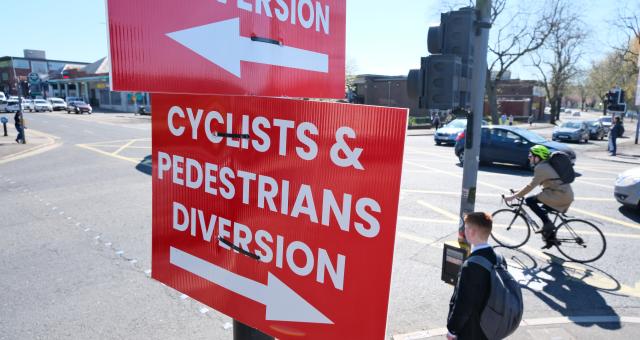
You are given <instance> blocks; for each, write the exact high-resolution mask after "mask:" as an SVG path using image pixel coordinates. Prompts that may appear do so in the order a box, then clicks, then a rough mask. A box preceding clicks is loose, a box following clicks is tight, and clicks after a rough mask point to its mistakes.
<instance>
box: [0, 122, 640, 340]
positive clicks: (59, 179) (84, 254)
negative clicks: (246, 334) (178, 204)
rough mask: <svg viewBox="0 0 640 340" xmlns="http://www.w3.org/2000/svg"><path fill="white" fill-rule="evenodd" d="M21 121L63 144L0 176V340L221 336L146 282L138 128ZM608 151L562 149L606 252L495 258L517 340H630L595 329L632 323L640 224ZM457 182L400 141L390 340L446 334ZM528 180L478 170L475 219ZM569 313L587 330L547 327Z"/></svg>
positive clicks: (143, 127)
mask: <svg viewBox="0 0 640 340" xmlns="http://www.w3.org/2000/svg"><path fill="white" fill-rule="evenodd" d="M26 118H27V120H28V126H29V127H30V128H31V129H35V130H38V131H42V132H45V133H47V134H50V135H53V136H57V137H59V139H57V140H58V143H59V144H60V146H59V147H57V148H55V149H52V150H50V151H47V152H46V153H42V154H39V155H37V156H33V157H29V158H24V159H20V160H17V161H14V162H9V163H5V164H2V165H1V166H0V184H1V188H2V190H1V193H0V214H1V216H2V223H0V232H2V237H1V238H0V273H3V274H2V275H1V276H0V305H1V306H2V307H1V308H0V339H39V338H42V339H44V338H47V339H83V338H105V339H119V338H139V337H142V338H153V339H177V338H181V339H183V338H188V339H230V338H231V337H232V331H231V328H230V321H231V320H230V319H229V318H228V317H226V316H224V315H221V314H219V313H217V312H215V311H213V310H210V309H209V308H207V307H206V306H203V305H201V304H200V303H198V302H195V301H193V300H191V299H190V298H189V297H187V296H185V295H182V294H181V293H179V292H176V291H174V290H173V289H171V288H168V287H165V286H163V285H162V284H160V283H158V282H156V281H154V280H152V279H150V278H149V271H150V266H151V265H150V258H151V217H152V216H151V177H150V167H149V166H148V165H149V159H148V158H145V157H147V156H148V155H149V154H150V152H151V149H150V137H151V126H150V122H149V119H148V118H140V117H134V116H132V115H120V114H97V113H96V114H93V115H91V116H89V115H83V116H78V115H67V114H66V113H33V114H29V113H28V114H26ZM538 132H539V133H541V134H542V135H546V136H549V135H550V133H551V130H550V129H547V130H540V131H538ZM27 133H29V130H27ZM605 143H606V141H604V142H600V141H598V142H590V143H589V144H586V145H572V146H574V149H576V151H577V152H578V160H577V164H576V169H577V170H578V172H579V173H580V175H581V176H580V177H579V178H578V180H577V181H576V182H575V184H574V185H573V188H574V191H575V193H576V197H577V199H576V202H575V203H574V205H573V207H572V209H571V211H570V213H571V214H574V215H576V216H580V217H584V218H588V219H590V220H593V221H595V223H597V224H598V225H599V226H600V227H601V229H602V230H603V231H605V233H606V235H607V242H608V247H607V252H606V253H605V255H604V257H603V258H602V259H600V260H599V261H597V262H595V263H593V264H591V265H578V264H574V263H566V262H564V261H563V257H562V256H561V255H560V254H559V253H558V252H557V250H550V251H545V252H542V251H540V250H539V247H540V246H541V245H542V243H541V242H540V241H539V240H537V239H535V237H532V240H531V241H530V242H529V244H528V247H526V248H524V249H523V250H522V251H504V253H505V254H506V255H507V259H508V261H509V263H510V265H511V267H512V268H511V270H512V272H513V273H514V275H516V276H517V277H518V278H519V279H520V280H521V282H522V284H523V285H524V287H525V289H524V294H525V304H526V309H525V315H524V317H525V319H527V320H529V321H530V322H531V324H532V325H536V326H531V327H522V328H521V329H520V330H519V332H518V333H517V334H516V335H515V336H514V338H523V339H525V338H527V339H528V338H537V339H544V338H551V337H552V335H554V334H555V335H557V334H558V333H557V332H554V333H550V335H549V336H548V337H547V336H545V335H544V334H546V333H544V331H545V330H548V329H550V327H552V326H551V325H553V329H561V330H562V331H563V332H565V333H566V334H568V336H569V337H563V338H570V337H571V336H573V337H575V338H580V337H581V336H580V335H584V334H590V335H591V336H594V337H597V338H611V337H619V336H621V335H623V334H633V333H629V332H632V331H633V329H634V328H633V327H635V326H634V324H633V323H622V324H620V323H615V322H613V323H612V322H594V320H603V319H597V318H596V317H600V318H602V317H609V318H611V317H616V316H618V317H625V318H626V317H633V318H637V317H638V316H640V312H639V310H638V308H639V307H640V275H639V274H640V269H639V266H638V257H637V255H636V251H637V249H638V241H639V240H640V215H639V214H638V213H637V212H635V211H631V210H628V209H623V208H621V207H620V205H619V204H618V203H617V202H616V201H615V199H614V198H613V181H614V179H615V177H616V175H617V174H618V173H619V172H622V171H623V170H625V169H628V168H631V167H633V165H630V164H624V163H614V162H608V161H602V160H598V159H593V158H590V157H589V153H588V152H587V151H590V150H591V151H593V150H599V149H602V148H604V145H605ZM461 176H462V168H461V167H460V166H459V165H457V159H456V157H455V155H454V154H453V148H452V147H446V146H435V145H434V143H433V140H432V137H430V136H412V137H407V141H406V152H405V163H404V165H403V183H402V192H401V199H400V211H399V215H400V216H399V218H398V225H397V238H396V250H395V258H394V269H393V278H392V291H391V298H390V302H389V320H388V323H387V335H388V336H389V337H391V336H396V338H398V339H401V338H403V336H402V335H407V334H409V335H410V334H414V335H415V334H417V333H415V332H421V331H422V332H424V331H425V330H431V333H432V334H437V333H438V331H439V329H440V331H441V328H442V327H444V324H445V319H446V311H447V307H448V301H449V297H450V295H451V292H452V287H451V286H449V285H447V284H444V283H442V282H441V281H440V267H441V261H442V243H443V242H444V241H447V240H453V239H455V233H456V232H457V224H458V220H457V212H458V207H459V201H460V198H459V192H460V185H461ZM529 179H530V173H529V172H527V171H524V170H521V169H516V168H513V167H509V166H492V167H482V168H481V170H480V173H479V178H478V202H477V208H478V210H484V211H494V210H496V209H498V208H499V207H500V206H501V203H500V198H499V195H500V193H502V192H505V191H506V190H507V189H509V188H519V187H521V186H524V185H525V184H526V183H527V182H528V180H529ZM577 316H581V317H584V319H583V321H584V322H583V323H580V324H576V323H573V322H566V323H564V324H563V323H562V322H559V321H558V320H560V319H558V318H562V317H571V318H574V320H575V317H577ZM549 318H556V319H549ZM545 320H546V321H545ZM549 320H551V321H549ZM553 320H555V323H552V321H553ZM634 320H635V319H634ZM563 325H564V326H563ZM636 329H637V328H636ZM611 332H616V333H611ZM425 334H426V333H425ZM562 334H564V333H562ZM404 338H407V339H408V338H409V337H408V336H405V337H404ZM414 338H418V337H414Z"/></svg>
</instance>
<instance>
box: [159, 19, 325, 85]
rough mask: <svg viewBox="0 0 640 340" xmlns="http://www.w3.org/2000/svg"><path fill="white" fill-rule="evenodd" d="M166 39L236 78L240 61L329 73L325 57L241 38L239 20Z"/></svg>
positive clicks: (172, 35) (187, 31) (216, 23)
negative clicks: (180, 45) (177, 43)
mask: <svg viewBox="0 0 640 340" xmlns="http://www.w3.org/2000/svg"><path fill="white" fill-rule="evenodd" d="M167 36H168V37H169V38H171V39H173V40H175V41H177V42H179V43H180V44H182V45H183V46H185V47H187V48H188V49H190V50H192V51H193V52H195V53H197V54H199V55H200V56H202V57H204V58H205V59H207V60H209V61H210V62H212V63H214V64H216V65H218V66H220V67H222V68H223V69H225V70H227V72H229V73H232V74H233V75H235V76H236V77H238V78H240V77H241V73H240V62H241V61H246V62H252V63H258V64H267V65H274V66H282V67H290V68H295V69H300V70H307V71H315V72H322V73H328V72H329V56H328V55H326V54H323V53H318V52H314V51H308V50H303V49H300V48H295V47H289V46H280V45H276V44H270V43H265V42H261V41H252V40H251V39H250V38H246V37H243V36H241V35H240V19H239V18H233V19H229V20H224V21H219V22H214V23H211V24H207V25H202V26H197V27H191V28H187V29H184V30H181V31H176V32H171V33H167Z"/></svg>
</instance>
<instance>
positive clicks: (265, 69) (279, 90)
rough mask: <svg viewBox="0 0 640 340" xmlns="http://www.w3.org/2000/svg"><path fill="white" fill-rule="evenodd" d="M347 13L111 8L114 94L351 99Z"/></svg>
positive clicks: (170, 2) (226, 4) (336, 6)
mask: <svg viewBox="0 0 640 340" xmlns="http://www.w3.org/2000/svg"><path fill="white" fill-rule="evenodd" d="M150 8H153V11H150V10H149V9H150ZM345 12H346V2H345V1H342V0H325V1H311V0H283V1H280V0H279V1H255V2H254V1H222V0H218V1H213V0H191V1H189V3H188V5H185V2H184V1H178V0H161V1H158V0H137V1H130V0H108V1H107V13H108V20H109V39H110V60H111V82H112V88H113V89H114V90H117V91H145V92H158V93H195V94H240V95H261V96H288V97H313V98H317V97H322V98H344V96H345V25H346V24H345V20H346V13H345ZM141 13H144V15H141Z"/></svg>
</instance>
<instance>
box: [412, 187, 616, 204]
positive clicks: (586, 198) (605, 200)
mask: <svg viewBox="0 0 640 340" xmlns="http://www.w3.org/2000/svg"><path fill="white" fill-rule="evenodd" d="M400 191H401V192H404V193H413V194H427V195H447V196H457V197H460V195H461V193H459V192H455V191H436V190H418V189H400ZM476 196H477V197H495V198H500V193H495V194H486V193H480V194H478V193H476ZM575 200H576V201H594V202H617V201H616V200H615V199H613V198H600V197H575Z"/></svg>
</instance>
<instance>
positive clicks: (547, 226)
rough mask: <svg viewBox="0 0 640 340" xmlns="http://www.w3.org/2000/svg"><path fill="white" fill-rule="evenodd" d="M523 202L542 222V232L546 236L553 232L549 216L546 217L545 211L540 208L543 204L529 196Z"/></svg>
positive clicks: (534, 197)
mask: <svg viewBox="0 0 640 340" xmlns="http://www.w3.org/2000/svg"><path fill="white" fill-rule="evenodd" d="M524 201H525V203H527V206H528V207H529V208H530V209H531V211H533V212H534V213H535V214H536V215H537V216H538V217H540V219H541V220H542V223H543V224H542V232H543V233H545V234H546V233H549V232H551V231H553V224H552V223H551V220H550V219H549V216H547V211H546V210H544V209H543V208H542V206H541V205H542V204H543V203H541V202H540V201H539V200H538V198H537V197H536V196H529V197H527V198H525V200H524Z"/></svg>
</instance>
